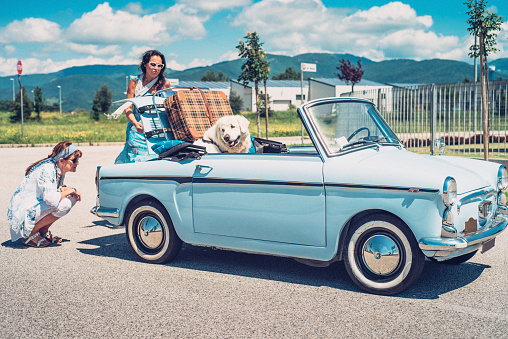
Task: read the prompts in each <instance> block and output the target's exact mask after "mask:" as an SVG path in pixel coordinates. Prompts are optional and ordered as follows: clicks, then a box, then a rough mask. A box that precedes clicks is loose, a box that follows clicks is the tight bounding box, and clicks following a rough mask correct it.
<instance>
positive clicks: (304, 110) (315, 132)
mask: <svg viewBox="0 0 508 339" xmlns="http://www.w3.org/2000/svg"><path fill="white" fill-rule="evenodd" d="M348 102H350V103H361V104H366V105H369V106H370V107H369V115H370V116H371V118H372V120H373V122H374V123H375V124H376V127H377V128H378V129H379V130H380V131H381V132H382V134H383V135H381V136H380V137H387V138H386V139H383V140H384V141H381V142H375V141H369V140H366V141H365V143H364V144H363V145H360V146H359V147H351V148H347V147H346V148H345V149H344V148H341V149H338V150H332V149H330V148H329V147H328V143H327V142H326V141H325V140H324V139H323V138H324V136H323V135H322V134H321V132H320V129H319V127H318V126H319V124H318V123H317V121H316V120H315V117H314V115H313V114H312V108H314V107H317V106H321V105H333V104H343V103H348ZM298 111H299V114H300V116H301V118H302V121H303V122H304V125H305V128H307V131H308V132H310V131H312V133H309V136H311V139H312V141H313V142H314V145H315V147H316V148H317V149H318V150H319V151H320V153H321V152H323V153H324V154H326V156H327V157H335V156H340V155H344V154H348V153H351V152H355V151H358V150H361V149H367V148H372V147H380V146H382V145H390V146H397V147H399V148H404V146H403V144H402V143H401V142H400V140H399V138H398V137H397V135H396V134H395V132H393V130H392V129H391V127H390V125H388V123H387V122H386V120H385V119H384V118H383V116H382V115H381V113H379V111H378V110H377V108H376V106H375V105H374V104H373V103H372V102H371V101H369V100H366V99H362V98H351V97H347V98H338V97H336V98H324V99H316V100H312V101H309V102H307V103H305V104H303V105H301V106H300V107H299V108H298ZM389 139H391V140H392V141H390V140H389Z"/></svg>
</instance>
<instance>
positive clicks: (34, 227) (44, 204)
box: [7, 141, 82, 247]
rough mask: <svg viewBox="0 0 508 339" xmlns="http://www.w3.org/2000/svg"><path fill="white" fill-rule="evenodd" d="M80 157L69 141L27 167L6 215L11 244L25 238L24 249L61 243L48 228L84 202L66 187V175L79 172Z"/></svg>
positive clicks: (79, 152) (77, 192) (78, 194)
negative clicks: (64, 183) (79, 203)
mask: <svg viewBox="0 0 508 339" xmlns="http://www.w3.org/2000/svg"><path fill="white" fill-rule="evenodd" d="M81 156H82V153H81V151H80V150H78V149H77V148H76V146H75V145H73V144H72V143H71V142H70V141H62V142H60V143H58V144H57V145H56V146H55V147H54V148H53V152H52V153H51V154H50V155H48V157H47V158H45V159H42V160H39V161H37V162H35V163H33V164H32V165H30V166H28V168H27V169H26V172H25V178H24V179H23V181H22V182H21V184H19V186H18V188H17V189H16V192H14V195H13V196H12V198H11V202H10V204H9V210H8V211H7V221H8V223H9V226H10V231H11V241H13V242H14V241H16V240H18V239H19V238H23V243H24V244H25V245H27V246H33V247H46V246H48V245H50V244H52V243H53V244H58V243H60V242H61V241H62V238H60V237H57V236H54V235H53V234H51V232H50V231H49V228H50V227H51V225H53V223H54V222H55V221H57V220H58V219H59V218H61V217H63V216H64V215H66V214H67V213H69V211H70V210H71V208H72V207H73V206H74V204H75V203H76V202H77V201H80V200H81V193H80V192H79V191H77V190H76V189H75V188H72V187H66V186H65V185H63V182H64V178H65V174H66V173H67V172H76V167H77V166H78V164H79V158H81Z"/></svg>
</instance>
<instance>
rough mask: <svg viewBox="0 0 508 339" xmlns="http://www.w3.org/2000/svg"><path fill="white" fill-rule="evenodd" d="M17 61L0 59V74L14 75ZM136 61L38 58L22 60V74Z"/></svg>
mask: <svg viewBox="0 0 508 339" xmlns="http://www.w3.org/2000/svg"><path fill="white" fill-rule="evenodd" d="M17 62H18V60H17V59H15V58H10V59H5V58H2V57H0V74H1V75H4V76H9V75H14V74H16V64H17ZM136 62H137V60H133V59H129V58H124V57H122V56H114V57H111V58H105V59H104V58H97V57H94V56H88V57H86V58H75V59H68V60H65V61H54V60H53V59H51V58H47V59H45V60H43V59H38V58H26V59H23V74H25V75H26V74H39V73H52V72H57V71H59V70H61V69H64V68H69V67H74V66H87V65H132V64H136Z"/></svg>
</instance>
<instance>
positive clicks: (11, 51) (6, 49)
mask: <svg viewBox="0 0 508 339" xmlns="http://www.w3.org/2000/svg"><path fill="white" fill-rule="evenodd" d="M4 52H5V54H7V55H11V54H14V53H15V52H16V47H14V46H12V45H5V46H4Z"/></svg>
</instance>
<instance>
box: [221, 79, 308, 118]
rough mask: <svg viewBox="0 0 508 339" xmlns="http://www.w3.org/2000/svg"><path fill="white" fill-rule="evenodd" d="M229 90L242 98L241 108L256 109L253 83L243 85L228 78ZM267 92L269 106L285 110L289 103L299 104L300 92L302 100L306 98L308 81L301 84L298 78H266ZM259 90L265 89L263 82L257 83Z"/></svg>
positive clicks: (275, 109) (276, 109) (252, 110)
mask: <svg viewBox="0 0 508 339" xmlns="http://www.w3.org/2000/svg"><path fill="white" fill-rule="evenodd" d="M230 82H231V92H233V91H234V92H235V93H236V94H238V95H239V96H240V97H241V98H242V99H243V105H244V107H243V108H242V110H246V111H251V112H254V111H256V100H255V98H256V90H255V88H254V83H253V82H249V83H248V84H247V85H244V84H243V82H239V81H237V80H230ZM266 87H267V93H268V95H269V96H270V101H271V104H270V108H271V109H272V110H274V111H284V110H287V109H288V107H289V105H290V104H292V105H294V106H299V105H300V104H301V98H302V92H303V101H306V100H307V97H308V91H309V83H308V82H307V81H304V82H303V91H302V84H301V82H300V81H298V80H268V81H267V82H266ZM259 91H260V92H261V91H262V92H263V93H264V91H265V87H264V83H263V82H260V83H259Z"/></svg>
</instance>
